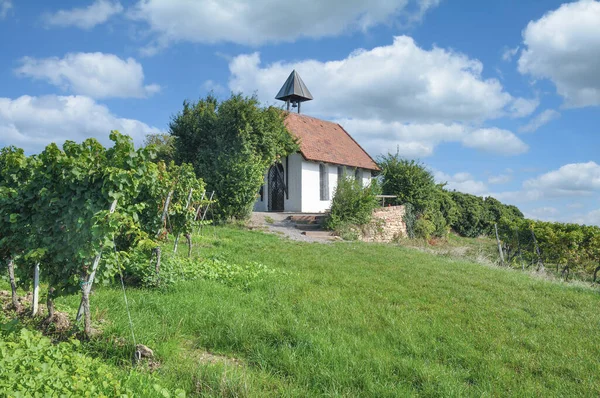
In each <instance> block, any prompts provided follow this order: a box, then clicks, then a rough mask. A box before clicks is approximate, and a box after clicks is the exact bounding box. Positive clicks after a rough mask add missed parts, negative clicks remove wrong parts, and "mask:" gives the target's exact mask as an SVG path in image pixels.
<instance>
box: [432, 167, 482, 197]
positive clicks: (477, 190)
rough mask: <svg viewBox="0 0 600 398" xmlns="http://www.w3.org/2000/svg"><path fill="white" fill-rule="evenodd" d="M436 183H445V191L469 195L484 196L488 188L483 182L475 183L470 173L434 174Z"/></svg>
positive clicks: (439, 172)
mask: <svg viewBox="0 0 600 398" xmlns="http://www.w3.org/2000/svg"><path fill="white" fill-rule="evenodd" d="M434 177H435V180H436V182H437V183H447V185H446V189H448V190H451V191H459V192H464V193H470V194H472V195H478V196H485V194H486V193H487V192H488V187H487V185H486V184H485V183H484V182H483V181H477V180H475V178H474V177H473V176H472V175H471V174H470V173H465V172H462V173H456V174H454V175H450V174H446V173H443V172H441V171H436V172H434Z"/></svg>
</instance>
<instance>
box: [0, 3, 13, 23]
mask: <svg viewBox="0 0 600 398" xmlns="http://www.w3.org/2000/svg"><path fill="white" fill-rule="evenodd" d="M12 8H13V3H12V1H11V0H0V19H4V18H6V16H7V15H8V12H9V11H10V10H11V9H12Z"/></svg>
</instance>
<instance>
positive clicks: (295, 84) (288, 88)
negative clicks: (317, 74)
mask: <svg viewBox="0 0 600 398" xmlns="http://www.w3.org/2000/svg"><path fill="white" fill-rule="evenodd" d="M275 99H278V100H281V101H286V102H287V101H291V102H304V101H310V100H312V99H313V96H312V94H311V93H310V91H308V87H306V84H304V82H303V81H302V78H301V77H300V75H299V74H298V72H296V70H293V71H292V73H291V74H290V76H289V77H288V78H287V80H286V81H285V83H284V84H283V87H281V90H279V93H278V94H277V96H276V97H275Z"/></svg>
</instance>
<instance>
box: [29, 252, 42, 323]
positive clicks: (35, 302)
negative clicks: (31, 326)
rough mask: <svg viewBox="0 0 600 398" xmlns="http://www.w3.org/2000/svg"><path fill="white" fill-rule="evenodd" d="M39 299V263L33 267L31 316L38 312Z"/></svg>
mask: <svg viewBox="0 0 600 398" xmlns="http://www.w3.org/2000/svg"><path fill="white" fill-rule="evenodd" d="M39 301H40V263H36V264H35V268H34V269H33V303H32V305H31V307H32V310H31V316H36V315H37V313H38V303H39Z"/></svg>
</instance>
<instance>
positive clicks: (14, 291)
mask: <svg viewBox="0 0 600 398" xmlns="http://www.w3.org/2000/svg"><path fill="white" fill-rule="evenodd" d="M8 278H9V279H10V290H11V294H12V305H13V307H14V309H15V310H16V309H17V306H18V305H19V301H18V300H17V283H16V282H15V262H14V261H13V259H12V258H10V259H9V260H8Z"/></svg>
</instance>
